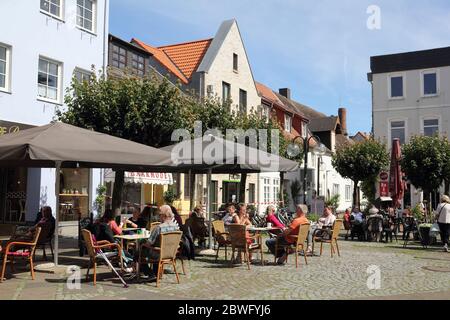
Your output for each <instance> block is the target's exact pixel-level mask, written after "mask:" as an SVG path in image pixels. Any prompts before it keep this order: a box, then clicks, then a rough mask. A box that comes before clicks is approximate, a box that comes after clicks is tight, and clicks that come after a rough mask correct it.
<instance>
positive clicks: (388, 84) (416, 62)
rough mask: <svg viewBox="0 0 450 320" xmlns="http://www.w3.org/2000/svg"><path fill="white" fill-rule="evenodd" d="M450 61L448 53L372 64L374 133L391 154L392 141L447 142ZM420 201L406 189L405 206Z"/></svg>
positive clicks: (442, 51) (423, 53) (442, 50)
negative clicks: (415, 138)
mask: <svg viewBox="0 0 450 320" xmlns="http://www.w3.org/2000/svg"><path fill="white" fill-rule="evenodd" d="M449 57H450V47H448V48H440V49H433V50H425V51H417V52H408V53H401V54H394V55H388V56H377V57H372V58H371V69H372V70H371V73H370V74H369V81H371V83H372V92H373V93H372V94H373V106H372V112H373V132H374V136H375V138H377V139H380V140H382V141H386V142H387V145H388V148H389V150H390V149H391V146H392V140H393V139H395V138H398V139H400V142H401V144H404V143H408V142H409V140H410V138H411V137H412V136H416V135H428V136H432V135H435V134H438V135H441V136H446V137H447V138H449V137H450V136H449V132H450V130H449V129H450V127H449V126H450V123H449V121H450V58H449ZM436 198H438V196H437V197H436ZM421 200H422V194H421V192H420V191H418V190H416V189H415V188H414V186H410V188H409V191H408V193H407V194H406V195H405V199H404V205H405V206H407V205H413V206H414V205H415V204H416V203H417V202H419V201H421Z"/></svg>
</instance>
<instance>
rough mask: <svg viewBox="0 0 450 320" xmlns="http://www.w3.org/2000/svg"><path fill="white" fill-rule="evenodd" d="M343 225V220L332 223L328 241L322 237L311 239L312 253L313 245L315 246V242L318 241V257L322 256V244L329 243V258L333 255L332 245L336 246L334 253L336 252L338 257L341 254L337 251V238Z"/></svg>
mask: <svg viewBox="0 0 450 320" xmlns="http://www.w3.org/2000/svg"><path fill="white" fill-rule="evenodd" d="M343 223H344V220H342V219H337V220H336V221H335V222H334V225H333V229H332V231H331V235H330V238H329V239H325V238H323V237H320V238H319V237H316V238H313V252H314V244H315V242H316V241H320V255H322V252H323V244H324V243H329V244H330V248H331V257H332V258H333V254H334V253H335V251H334V245H336V251H337V254H338V256H339V257H340V256H341V253H340V251H339V245H338V237H339V233H340V232H341V228H342V225H343ZM333 244H334V245H333Z"/></svg>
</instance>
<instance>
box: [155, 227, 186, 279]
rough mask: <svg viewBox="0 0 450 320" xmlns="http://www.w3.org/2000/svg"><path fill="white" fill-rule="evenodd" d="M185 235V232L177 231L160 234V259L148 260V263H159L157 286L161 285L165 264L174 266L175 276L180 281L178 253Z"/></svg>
mask: <svg viewBox="0 0 450 320" xmlns="http://www.w3.org/2000/svg"><path fill="white" fill-rule="evenodd" d="M182 236H183V232H181V231H175V232H167V233H161V235H160V240H161V241H160V244H161V246H160V248H157V249H159V259H158V260H151V259H150V260H148V263H157V264H158V273H157V275H156V287H159V282H160V280H161V278H162V275H163V273H164V265H166V264H170V265H172V267H173V271H174V272H175V276H176V277H177V283H178V284H179V283H180V276H179V275H178V272H177V264H176V259H177V254H178V252H179V251H178V250H179V247H180V241H181V237H182Z"/></svg>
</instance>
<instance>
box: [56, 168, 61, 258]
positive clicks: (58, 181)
mask: <svg viewBox="0 0 450 320" xmlns="http://www.w3.org/2000/svg"><path fill="white" fill-rule="evenodd" d="M55 167H56V171H55V195H56V205H55V206H56V208H55V213H56V217H55V266H57V265H58V254H59V189H60V179H59V174H60V171H61V161H56V166H55Z"/></svg>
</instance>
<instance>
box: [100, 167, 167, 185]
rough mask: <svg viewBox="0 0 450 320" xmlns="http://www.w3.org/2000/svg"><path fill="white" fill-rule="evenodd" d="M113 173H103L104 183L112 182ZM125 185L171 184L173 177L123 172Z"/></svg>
mask: <svg viewBox="0 0 450 320" xmlns="http://www.w3.org/2000/svg"><path fill="white" fill-rule="evenodd" d="M114 178H115V172H114V171H112V170H110V169H107V170H106V171H105V182H113V181H114ZM125 183H137V184H159V185H171V184H173V176H172V174H171V173H162V172H125Z"/></svg>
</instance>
